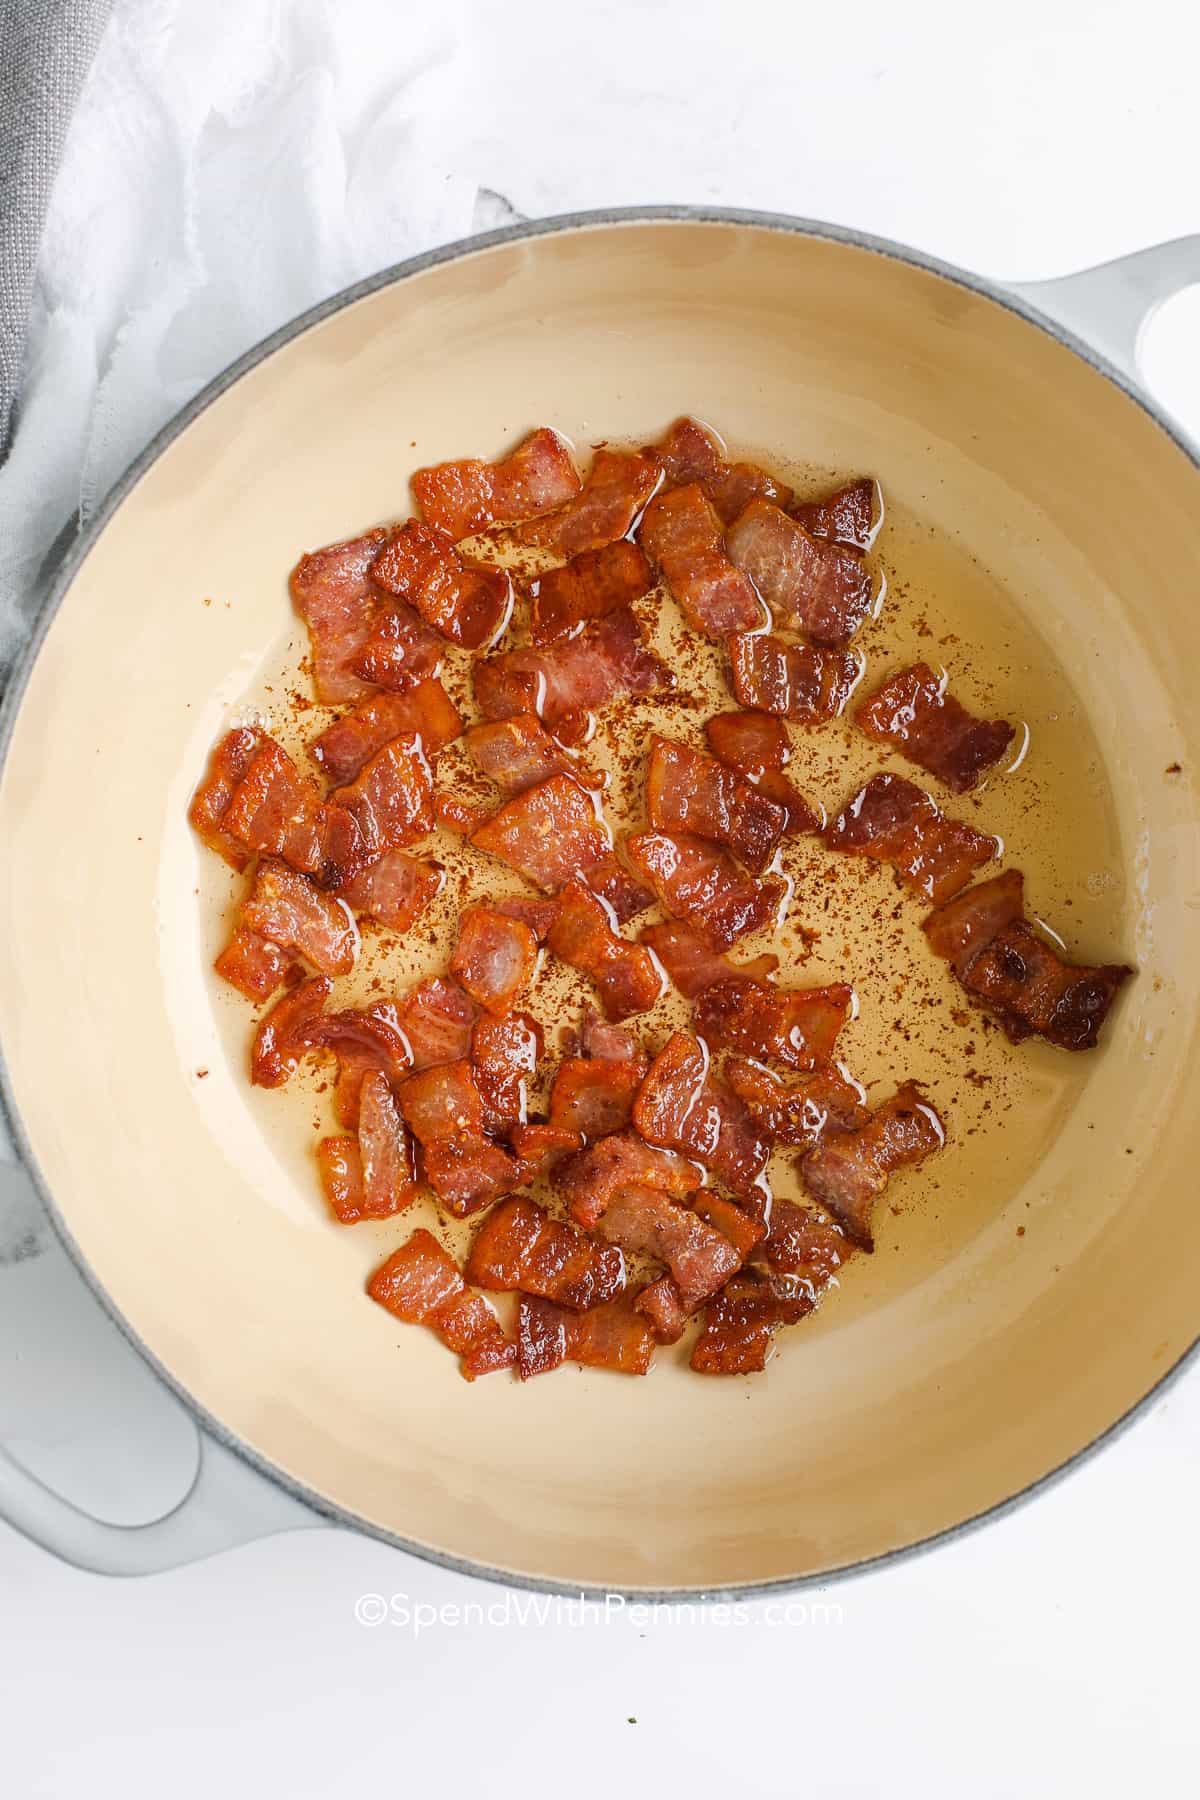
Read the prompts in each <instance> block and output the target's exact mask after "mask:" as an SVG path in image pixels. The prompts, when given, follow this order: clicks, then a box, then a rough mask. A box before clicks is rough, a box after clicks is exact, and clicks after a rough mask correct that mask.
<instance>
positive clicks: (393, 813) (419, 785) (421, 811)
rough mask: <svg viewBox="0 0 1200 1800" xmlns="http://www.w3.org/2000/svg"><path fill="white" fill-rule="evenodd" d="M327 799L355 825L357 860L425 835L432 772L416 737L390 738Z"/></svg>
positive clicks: (349, 874) (429, 823)
mask: <svg viewBox="0 0 1200 1800" xmlns="http://www.w3.org/2000/svg"><path fill="white" fill-rule="evenodd" d="M330 799H331V804H332V805H334V806H340V807H341V808H342V809H343V811H345V812H348V813H349V814H350V816H351V818H352V819H353V820H354V822H355V824H356V826H357V827H358V837H357V854H355V856H354V861H355V864H357V863H358V862H359V861H361V860H363V859H367V858H371V859H373V858H374V857H376V856H379V855H381V854H382V853H383V851H385V850H399V849H401V848H402V847H403V846H404V845H405V844H412V843H415V841H416V840H417V839H418V838H422V837H426V836H428V834H429V833H430V832H431V831H432V830H433V776H432V775H431V773H430V770H429V764H428V762H427V761H426V760H425V752H424V749H423V748H422V744H421V739H420V737H419V736H418V735H417V733H416V732H410V731H406V732H403V733H401V735H400V736H399V737H394V738H393V739H392V740H391V742H390V743H387V744H385V745H384V747H383V749H382V750H379V751H377V752H376V754H375V755H374V756H373V757H371V759H370V761H369V762H367V763H364V765H363V768H362V770H361V772H360V774H359V775H358V776H357V777H356V779H355V780H354V781H352V782H350V783H349V784H348V785H347V786H346V787H340V788H336V789H335V790H334V792H333V794H332V795H331V797H330ZM352 854H354V852H352ZM347 878H349V879H352V878H353V868H351V869H349V870H347V871H346V874H345V875H344V876H343V880H345V879H347ZM338 885H341V884H340V883H339V884H338Z"/></svg>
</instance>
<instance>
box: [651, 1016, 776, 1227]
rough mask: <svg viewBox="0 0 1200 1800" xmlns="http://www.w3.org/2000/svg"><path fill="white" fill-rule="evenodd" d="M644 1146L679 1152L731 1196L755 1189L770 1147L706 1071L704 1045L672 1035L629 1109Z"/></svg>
mask: <svg viewBox="0 0 1200 1800" xmlns="http://www.w3.org/2000/svg"><path fill="white" fill-rule="evenodd" d="M633 1123H634V1125H635V1127H636V1128H637V1130H638V1131H639V1132H640V1134H641V1135H642V1137H644V1138H645V1139H646V1142H647V1143H649V1144H655V1145H657V1146H658V1147H659V1148H660V1149H664V1150H680V1151H682V1152H683V1154H684V1155H685V1156H692V1157H694V1158H695V1159H696V1161H697V1162H701V1163H703V1164H704V1166H705V1168H706V1169H708V1170H709V1171H710V1173H711V1174H712V1175H713V1176H715V1178H716V1179H717V1180H718V1181H720V1182H723V1183H724V1185H725V1186H726V1187H728V1188H730V1189H731V1190H732V1191H733V1192H734V1193H735V1194H740V1193H746V1192H748V1191H749V1190H750V1189H751V1188H753V1187H755V1186H756V1185H757V1184H758V1182H759V1180H760V1178H761V1176H762V1172H763V1170H764V1169H765V1168H766V1166H767V1158H768V1156H769V1155H770V1148H771V1147H770V1144H769V1142H768V1140H767V1139H766V1137H764V1136H763V1134H762V1133H761V1132H760V1131H759V1130H758V1129H757V1127H756V1126H755V1123H754V1121H753V1119H752V1118H751V1116H750V1113H749V1112H748V1111H747V1109H746V1108H745V1107H744V1106H743V1105H742V1102H741V1101H740V1100H739V1099H738V1097H737V1095H736V1094H732V1093H730V1092H729V1091H728V1089H726V1088H724V1087H723V1086H722V1085H721V1084H720V1083H719V1082H717V1081H715V1080H714V1079H713V1077H712V1075H711V1074H710V1072H709V1054H708V1046H707V1045H706V1044H703V1043H701V1042H699V1041H698V1040H697V1039H696V1038H694V1037H691V1036H689V1034H688V1033H687V1032H686V1031H677V1032H675V1033H674V1035H673V1036H672V1037H670V1038H668V1040H667V1042H666V1044H665V1045H664V1046H663V1048H662V1049H661V1050H660V1051H659V1053H658V1055H657V1056H656V1057H655V1058H654V1061H653V1062H652V1063H651V1064H650V1068H649V1070H648V1072H647V1075H646V1079H645V1081H644V1082H643V1083H642V1086H641V1088H640V1090H639V1092H638V1096H637V1099H636V1100H635V1101H634V1106H633Z"/></svg>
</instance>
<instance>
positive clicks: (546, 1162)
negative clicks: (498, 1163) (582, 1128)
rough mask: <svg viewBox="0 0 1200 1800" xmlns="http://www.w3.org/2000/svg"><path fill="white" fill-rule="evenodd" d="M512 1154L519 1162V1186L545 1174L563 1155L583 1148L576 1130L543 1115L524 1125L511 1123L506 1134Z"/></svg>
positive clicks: (581, 1140)
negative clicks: (571, 1129)
mask: <svg viewBox="0 0 1200 1800" xmlns="http://www.w3.org/2000/svg"><path fill="white" fill-rule="evenodd" d="M508 1141H509V1143H510V1144H511V1145H512V1149H513V1154H514V1155H515V1156H516V1159H517V1162H518V1163H519V1164H520V1181H519V1183H518V1185H519V1186H521V1187H524V1186H526V1185H528V1183H529V1182H531V1181H534V1180H536V1178H537V1177H538V1176H539V1175H545V1174H547V1173H548V1172H549V1171H550V1170H551V1169H552V1168H553V1167H554V1165H555V1163H557V1162H561V1160H562V1158H563V1157H564V1156H569V1155H570V1154H571V1153H572V1152H573V1151H576V1150H582V1149H583V1139H582V1137H581V1136H580V1134H579V1133H578V1132H577V1131H570V1130H568V1129H567V1128H566V1127H565V1126H562V1125H555V1124H553V1123H552V1122H551V1121H549V1120H546V1119H532V1120H530V1122H529V1123H528V1124H526V1125H514V1126H513V1128H512V1130H511V1131H510V1132H509V1134H508Z"/></svg>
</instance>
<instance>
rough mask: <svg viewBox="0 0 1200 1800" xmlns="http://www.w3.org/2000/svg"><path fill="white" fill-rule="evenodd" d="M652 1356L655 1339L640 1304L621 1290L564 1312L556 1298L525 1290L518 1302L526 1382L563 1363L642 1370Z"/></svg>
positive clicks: (636, 1372)
mask: <svg viewBox="0 0 1200 1800" xmlns="http://www.w3.org/2000/svg"><path fill="white" fill-rule="evenodd" d="M653 1356H654V1338H653V1335H652V1333H651V1331H650V1328H649V1326H648V1325H647V1324H646V1321H645V1319H643V1318H642V1317H641V1314H640V1313H639V1312H638V1310H637V1303H636V1301H635V1300H633V1298H632V1297H631V1296H630V1295H629V1294H621V1295H619V1296H618V1298H617V1299H615V1300H610V1301H608V1303H607V1304H606V1305H604V1306H594V1307H592V1308H591V1309H590V1310H589V1311H588V1312H584V1313H571V1312H566V1311H564V1309H563V1308H562V1307H561V1306H556V1305H555V1304H554V1302H553V1301H552V1300H542V1299H539V1298H536V1297H535V1298H529V1297H527V1296H526V1295H524V1294H522V1296H521V1299H520V1303H519V1305H518V1307H517V1371H518V1373H519V1375H520V1377H521V1380H522V1381H529V1380H530V1379H531V1378H532V1377H533V1376H534V1375H545V1374H547V1373H548V1372H549V1370H551V1369H557V1368H559V1367H560V1366H561V1365H562V1364H563V1363H564V1362H577V1363H583V1364H584V1365H585V1366H586V1367H588V1368H594V1369H612V1370H614V1371H615V1372H616V1373H617V1374H619V1375H644V1374H645V1373H646V1371H647V1370H648V1369H649V1367H650V1364H651V1361H652V1360H653Z"/></svg>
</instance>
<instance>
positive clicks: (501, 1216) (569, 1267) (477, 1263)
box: [465, 1194, 625, 1312]
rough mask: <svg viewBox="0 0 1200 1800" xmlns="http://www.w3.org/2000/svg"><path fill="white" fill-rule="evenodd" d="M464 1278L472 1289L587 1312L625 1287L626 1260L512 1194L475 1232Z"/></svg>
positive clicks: (542, 1209) (609, 1247)
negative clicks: (517, 1290)
mask: <svg viewBox="0 0 1200 1800" xmlns="http://www.w3.org/2000/svg"><path fill="white" fill-rule="evenodd" d="M465 1274H466V1277H467V1280H468V1281H472V1282H474V1284H475V1286H476V1287H481V1288H490V1289H491V1290H492V1291H493V1292H497V1293H509V1292H511V1291H512V1290H513V1289H514V1288H520V1289H521V1291H522V1292H523V1293H526V1294H540V1295H541V1296H542V1298H543V1299H545V1300H553V1301H554V1303H555V1305H556V1306H565V1307H566V1308H567V1309H568V1311H570V1312H586V1311H587V1309H588V1308H589V1307H590V1306H602V1305H603V1304H604V1302H605V1301H606V1300H612V1299H614V1298H615V1296H616V1295H617V1294H619V1293H620V1292H621V1290H622V1289H623V1288H624V1286H625V1258H624V1257H623V1256H622V1254H621V1252H620V1250H618V1249H617V1248H616V1247H615V1246H614V1245H611V1244H597V1243H596V1242H595V1240H594V1239H592V1238H590V1237H588V1236H587V1235H586V1233H584V1232H582V1231H577V1230H576V1228H575V1226H574V1225H566V1224H563V1223H562V1222H561V1221H560V1220H558V1219H552V1218H551V1217H550V1215H549V1214H548V1213H547V1212H546V1210H545V1208H544V1207H541V1206H538V1205H537V1204H536V1202H534V1201H533V1200H527V1199H525V1198H524V1197H523V1196H520V1195H516V1194H514V1195H513V1196H512V1197H511V1198H510V1199H508V1200H505V1201H503V1202H502V1203H501V1204H500V1205H499V1206H497V1207H496V1208H495V1209H494V1211H492V1212H491V1213H489V1214H488V1216H487V1218H486V1219H485V1220H484V1221H483V1224H482V1225H481V1226H480V1227H479V1229H478V1231H477V1232H476V1233H475V1241H474V1243H473V1244H472V1245H471V1254H470V1255H469V1256H468V1258H467V1266H466V1270H465Z"/></svg>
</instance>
